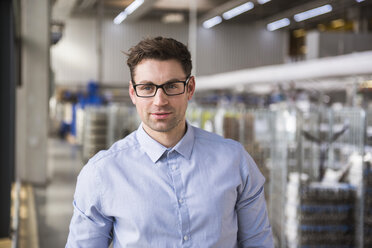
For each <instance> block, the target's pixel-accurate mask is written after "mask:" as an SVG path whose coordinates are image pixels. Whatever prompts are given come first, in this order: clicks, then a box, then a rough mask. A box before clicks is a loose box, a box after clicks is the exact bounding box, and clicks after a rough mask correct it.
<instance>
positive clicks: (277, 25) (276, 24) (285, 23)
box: [266, 18, 291, 31]
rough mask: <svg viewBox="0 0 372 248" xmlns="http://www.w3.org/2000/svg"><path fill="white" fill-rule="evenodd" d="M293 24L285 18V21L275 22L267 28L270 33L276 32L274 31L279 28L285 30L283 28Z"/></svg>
mask: <svg viewBox="0 0 372 248" xmlns="http://www.w3.org/2000/svg"><path fill="white" fill-rule="evenodd" d="M290 23H291V22H290V21H289V19H288V18H283V19H280V20H277V21H275V22H271V23H269V24H267V25H266V28H267V30H269V31H274V30H277V29H279V28H283V27H286V26H288V25H289V24H290Z"/></svg>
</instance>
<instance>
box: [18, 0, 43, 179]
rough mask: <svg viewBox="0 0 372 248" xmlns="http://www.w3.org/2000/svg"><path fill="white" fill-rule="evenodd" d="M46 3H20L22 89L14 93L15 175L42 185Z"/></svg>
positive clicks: (41, 0) (38, 0)
mask: <svg viewBox="0 0 372 248" xmlns="http://www.w3.org/2000/svg"><path fill="white" fill-rule="evenodd" d="M49 2H50V1H49V0H34V1H28V0H22V1H21V9H22V14H21V19H22V25H21V26H22V31H21V36H22V86H21V87H20V88H19V89H18V90H17V120H18V123H17V151H16V154H17V156H16V158H17V174H18V176H19V177H20V179H21V180H22V181H27V182H30V183H34V184H45V183H46V177H47V171H46V170H47V169H46V163H47V134H48V106H49V104H48V101H49V99H48V87H49V80H50V76H49V46H50V31H49V24H50V6H49V4H50V3H49Z"/></svg>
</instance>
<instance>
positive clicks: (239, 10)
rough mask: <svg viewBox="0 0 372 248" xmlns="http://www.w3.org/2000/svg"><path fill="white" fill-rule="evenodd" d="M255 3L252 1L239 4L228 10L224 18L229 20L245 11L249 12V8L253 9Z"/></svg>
mask: <svg viewBox="0 0 372 248" xmlns="http://www.w3.org/2000/svg"><path fill="white" fill-rule="evenodd" d="M253 7H254V4H253V3H252V2H247V3H245V4H242V5H239V6H238V7H235V8H233V9H230V10H229V11H226V12H225V13H223V14H222V16H223V18H224V19H225V20H229V19H231V18H233V17H235V16H237V15H240V14H242V13H244V12H247V11H248V10H251V9H253Z"/></svg>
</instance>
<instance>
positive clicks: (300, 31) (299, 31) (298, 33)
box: [293, 28, 306, 38]
mask: <svg viewBox="0 0 372 248" xmlns="http://www.w3.org/2000/svg"><path fill="white" fill-rule="evenodd" d="M305 35H306V31H305V29H303V28H300V29H297V30H295V31H293V36H294V37H295V38H301V37H304V36H305Z"/></svg>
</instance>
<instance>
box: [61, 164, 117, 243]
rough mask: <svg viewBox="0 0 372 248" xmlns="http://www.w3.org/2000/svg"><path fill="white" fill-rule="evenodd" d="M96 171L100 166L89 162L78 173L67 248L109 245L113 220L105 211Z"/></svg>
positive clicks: (100, 185)
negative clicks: (103, 211) (96, 166)
mask: <svg viewBox="0 0 372 248" xmlns="http://www.w3.org/2000/svg"><path fill="white" fill-rule="evenodd" d="M97 174H98V173H97V168H95V166H92V164H89V163H88V164H87V165H86V166H85V167H84V168H83V169H82V171H81V172H80V174H79V176H78V179H77V184H76V190H75V195H74V201H73V206H74V213H73V216H72V219H71V223H70V232H69V235H68V239H67V244H66V248H75V247H76V248H77V247H92V248H94V247H97V248H98V247H100V248H101V247H109V244H110V242H111V239H112V237H111V230H112V223H113V220H112V218H110V217H107V216H105V215H104V214H103V213H102V205H101V199H100V198H101V195H100V192H101V191H100V190H101V187H102V184H101V183H100V180H99V177H98V176H97Z"/></svg>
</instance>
